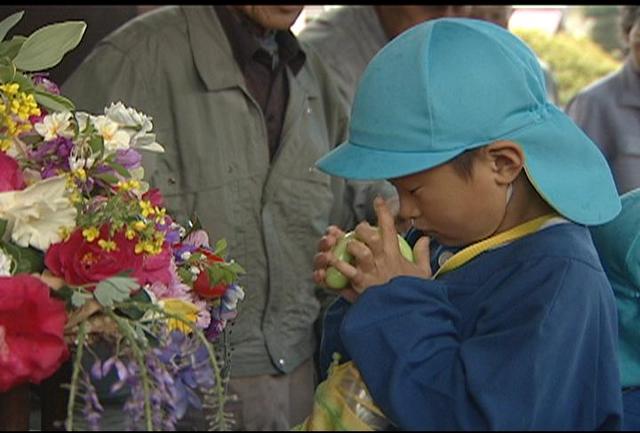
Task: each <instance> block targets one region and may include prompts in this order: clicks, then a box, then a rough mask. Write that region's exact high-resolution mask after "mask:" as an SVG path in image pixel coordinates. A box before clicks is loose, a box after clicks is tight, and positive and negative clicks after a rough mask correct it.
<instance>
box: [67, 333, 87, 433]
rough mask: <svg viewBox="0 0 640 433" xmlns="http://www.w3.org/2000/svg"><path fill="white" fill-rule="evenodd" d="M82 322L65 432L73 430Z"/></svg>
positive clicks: (82, 337) (80, 354)
mask: <svg viewBox="0 0 640 433" xmlns="http://www.w3.org/2000/svg"><path fill="white" fill-rule="evenodd" d="M84 325H85V323H84V322H80V325H79V326H78V343H77V349H76V355H75V357H74V359H73V373H72V374H71V384H70V389H69V401H68V402H67V422H66V424H67V425H66V429H67V431H72V430H73V409H74V407H75V399H76V392H77V389H78V375H79V374H80V366H81V365H82V351H83V349H84V338H85V336H86V333H85V329H84Z"/></svg>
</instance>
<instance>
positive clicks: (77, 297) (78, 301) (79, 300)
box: [71, 290, 91, 308]
mask: <svg viewBox="0 0 640 433" xmlns="http://www.w3.org/2000/svg"><path fill="white" fill-rule="evenodd" d="M89 299H91V295H90V294H89V293H82V292H78V291H77V290H75V291H74V292H73V295H71V305H73V306H74V307H76V308H80V307H82V306H83V305H84V304H85V302H87V301H88V300H89Z"/></svg>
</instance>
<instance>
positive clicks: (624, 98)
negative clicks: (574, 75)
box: [566, 59, 640, 194]
mask: <svg viewBox="0 0 640 433" xmlns="http://www.w3.org/2000/svg"><path fill="white" fill-rule="evenodd" d="M566 110H567V114H569V116H571V117H572V118H573V120H574V121H575V122H576V123H577V124H578V125H579V126H580V127H581V128H582V129H583V130H584V132H585V133H586V134H587V135H588V136H589V137H590V138H591V139H592V140H593V141H595V143H596V144H597V145H598V146H599V147H600V149H601V150H602V152H603V153H604V156H605V157H606V158H607V161H608V162H609V165H610V166H611V170H612V172H613V176H614V178H615V181H616V185H617V187H618V192H620V193H621V194H622V193H625V192H627V191H629V190H631V189H634V188H637V187H640V74H638V72H637V71H635V70H634V69H633V65H632V64H631V60H630V59H628V60H627V61H626V63H625V64H624V66H623V67H622V68H621V69H620V70H618V71H616V72H614V73H612V74H609V75H608V76H606V77H604V78H602V79H600V80H598V81H597V82H595V83H593V84H591V85H589V86H588V87H587V88H585V89H584V90H582V91H580V93H578V95H576V96H575V97H574V98H573V100H572V101H571V102H569V104H568V105H567V109H566Z"/></svg>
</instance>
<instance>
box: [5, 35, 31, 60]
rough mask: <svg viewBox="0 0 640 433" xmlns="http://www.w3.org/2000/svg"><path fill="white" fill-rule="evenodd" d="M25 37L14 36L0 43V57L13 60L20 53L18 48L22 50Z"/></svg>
mask: <svg viewBox="0 0 640 433" xmlns="http://www.w3.org/2000/svg"><path fill="white" fill-rule="evenodd" d="M26 40H27V38H26V36H14V37H13V38H11V40H9V41H4V42H1V43H0V57H8V58H9V59H11V60H13V59H14V57H15V56H17V55H18V52H20V48H22V44H24V41H26Z"/></svg>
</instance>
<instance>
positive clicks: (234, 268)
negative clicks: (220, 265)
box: [226, 262, 247, 275]
mask: <svg viewBox="0 0 640 433" xmlns="http://www.w3.org/2000/svg"><path fill="white" fill-rule="evenodd" d="M226 266H227V267H228V269H229V270H230V271H231V272H233V273H234V274H236V275H237V274H246V273H247V271H245V270H244V268H243V267H242V266H240V265H239V264H238V263H236V262H229V263H227V265H226Z"/></svg>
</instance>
